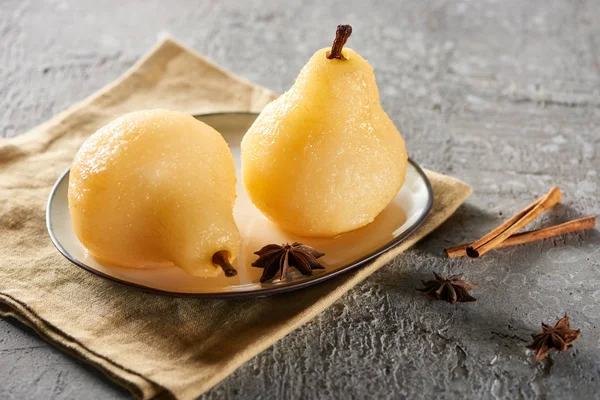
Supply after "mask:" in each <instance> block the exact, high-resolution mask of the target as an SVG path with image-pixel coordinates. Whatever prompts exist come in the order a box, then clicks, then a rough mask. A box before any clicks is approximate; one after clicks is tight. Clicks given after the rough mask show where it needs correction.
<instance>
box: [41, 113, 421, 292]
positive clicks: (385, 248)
mask: <svg viewBox="0 0 600 400" xmlns="http://www.w3.org/2000/svg"><path fill="white" fill-rule="evenodd" d="M224 114H253V115H254V113H245V112H236V113H212V114H205V115H202V116H213V115H224ZM202 116H200V117H202ZM196 117H198V116H196ZM408 162H409V163H411V164H412V166H413V167H414V168H415V169H416V170H417V172H418V173H419V175H421V178H423V180H424V181H425V185H426V186H427V192H428V194H429V199H428V202H427V205H426V207H425V212H424V213H423V214H422V215H421V216H420V217H419V219H418V220H417V221H416V222H415V223H414V224H413V225H412V226H410V227H409V228H408V229H407V230H406V231H404V232H403V233H402V234H401V235H400V236H398V237H397V238H395V239H394V240H392V241H391V242H389V243H387V244H385V245H384V246H383V247H381V248H379V249H377V250H375V251H374V252H372V253H370V254H368V255H367V256H365V257H364V258H363V259H361V260H360V261H358V262H356V263H354V264H350V265H348V266H346V267H343V268H341V269H338V270H337V271H335V272H331V273H329V274H323V275H316V276H315V277H314V278H313V279H309V280H306V281H303V282H301V283H298V284H295V285H286V286H281V287H273V288H269V289H263V290H258V291H257V290H253V291H242V292H225V293H178V292H169V291H165V290H160V289H154V288H150V287H147V286H143V285H139V284H137V283H132V282H127V281H124V280H121V279H118V278H115V277H112V276H110V275H107V274H105V273H103V272H100V271H98V270H95V269H93V268H91V267H88V266H87V265H85V264H83V263H81V262H79V261H78V260H76V259H74V258H73V257H72V256H71V255H70V254H69V252H67V251H66V250H65V248H64V247H63V246H62V245H61V244H60V242H59V241H58V239H57V238H56V236H55V235H54V231H53V229H52V223H51V221H50V210H51V208H52V199H53V198H54V195H55V193H56V190H57V189H58V186H59V185H60V183H61V182H62V180H63V179H64V178H65V176H66V175H67V174H69V172H70V171H71V168H68V169H67V170H66V171H65V172H63V173H62V174H61V176H60V177H59V178H58V179H57V180H56V182H55V184H54V186H53V187H52V190H51V191H50V196H49V197H48V201H47V203H46V229H47V230H48V234H49V235H50V239H51V240H52V244H54V247H56V249H57V250H58V251H59V252H60V254H62V255H63V256H64V257H65V258H66V259H67V260H69V261H70V262H72V263H73V264H75V265H77V266H78V267H80V268H82V269H84V270H86V271H88V272H91V273H92V274H95V275H98V276H101V277H103V278H106V279H109V280H111V281H113V282H116V283H119V284H121V285H125V286H129V287H133V288H136V289H139V290H142V291H144V292H147V293H153V294H160V295H165V296H172V297H192V298H204V299H206V298H211V299H225V298H229V299H231V298H238V299H239V298H250V297H263V296H269V295H272V294H277V293H285V292H290V291H293V290H297V289H302V288H305V287H307V286H311V285H314V284H317V283H320V282H323V281H326V280H328V279H331V278H333V277H336V276H338V275H340V274H343V273H345V272H348V271H350V270H353V269H356V268H359V267H361V266H363V265H365V264H366V263H368V262H369V261H371V260H373V259H374V258H376V257H377V256H379V255H381V254H383V253H385V252H386V251H388V250H390V249H392V248H393V247H395V246H397V245H399V244H400V243H402V242H403V241H405V240H406V239H407V238H408V237H410V235H412V234H413V233H414V232H415V231H416V230H417V229H418V228H419V227H420V226H421V225H422V224H423V222H425V220H426V219H427V217H428V216H429V213H430V212H431V208H432V206H433V188H432V186H431V182H430V181H429V178H427V175H426V174H425V172H424V171H423V169H421V167H420V166H419V164H417V163H416V162H415V161H413V160H412V159H411V158H410V157H409V158H408Z"/></svg>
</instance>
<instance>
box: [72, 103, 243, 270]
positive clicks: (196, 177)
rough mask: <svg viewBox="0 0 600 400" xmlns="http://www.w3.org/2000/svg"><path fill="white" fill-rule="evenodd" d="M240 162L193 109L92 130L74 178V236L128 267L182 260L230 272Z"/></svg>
mask: <svg viewBox="0 0 600 400" xmlns="http://www.w3.org/2000/svg"><path fill="white" fill-rule="evenodd" d="M235 183H236V177H235V165H234V162H233V157H232V155H231V152H230V150H229V147H228V146H227V143H226V142H225V140H224V139H223V137H222V136H221V135H220V134H219V133H218V132H217V131H216V130H214V129H213V128H211V127H210V126H208V125H206V124H204V123H202V122H200V121H198V120H196V119H195V118H193V117H191V116H190V115H187V114H183V113H180V112H175V111H168V110H148V111H139V112H133V113H130V114H126V115H124V116H122V117H120V118H118V119H116V120H115V121H113V122H111V123H109V124H108V125H106V126H104V127H103V128H101V129H100V130H98V131H97V132H96V133H95V134H93V135H92V136H91V137H90V138H89V139H87V140H86V142H85V143H84V144H83V145H82V147H81V149H80V150H79V151H78V152H77V155H76V156H75V160H74V162H73V167H72V168H71V173H70V176H69V195H68V198H69V211H70V214H71V220H72V223H73V228H74V230H75V234H76V235H77V237H78V238H79V240H80V241H81V243H82V244H83V245H84V246H85V247H86V249H87V250H88V251H89V252H90V253H91V255H93V256H94V257H95V258H97V259H99V260H100V261H102V262H104V263H107V264H111V265H115V266H122V267H131V268H147V267H158V266H167V265H175V266H178V267H180V268H182V269H183V270H184V271H186V272H188V273H189V274H191V275H195V276H216V275H217V274H218V273H219V271H221V268H218V267H217V266H216V265H215V264H218V265H220V266H221V267H222V268H223V269H224V270H225V274H226V275H228V276H232V275H235V273H236V271H235V269H233V267H232V266H231V264H230V262H231V261H232V260H233V259H234V258H235V256H236V255H237V254H238V251H239V246H240V235H239V232H238V229H237V227H236V224H235V222H234V219H233V213H232V212H233V204H234V201H235V197H236V196H235Z"/></svg>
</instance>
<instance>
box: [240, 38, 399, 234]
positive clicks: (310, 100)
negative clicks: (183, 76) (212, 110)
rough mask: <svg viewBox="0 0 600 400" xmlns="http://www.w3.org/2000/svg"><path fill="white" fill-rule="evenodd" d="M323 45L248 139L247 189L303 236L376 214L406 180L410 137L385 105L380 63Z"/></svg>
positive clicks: (337, 230) (343, 228)
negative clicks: (335, 55) (376, 70)
mask: <svg viewBox="0 0 600 400" xmlns="http://www.w3.org/2000/svg"><path fill="white" fill-rule="evenodd" d="M329 50H330V49H329V48H326V49H322V50H319V51H317V52H316V53H315V54H314V55H313V57H312V58H311V59H310V61H309V62H308V63H307V64H306V66H305V67H304V68H303V69H302V71H301V72H300V75H299V76H298V78H297V80H296V83H295V84H294V86H293V87H292V88H291V89H290V90H288V91H287V92H286V93H284V94H283V95H282V96H280V97H279V98H278V99H276V100H275V101H273V102H271V103H270V104H268V105H267V106H266V107H265V109H264V110H263V111H262V113H261V114H260V116H259V117H258V118H257V120H256V121H255V122H254V124H253V125H252V126H251V127H250V129H249V130H248V132H247V133H246V135H245V136H244V139H243V141H242V177H243V183H244V186H245V188H246V191H247V193H248V195H249V197H250V199H251V200H252V202H253V203H254V204H255V205H256V207H257V208H258V209H260V210H261V211H262V212H263V214H264V215H265V216H267V218H269V219H270V220H271V221H273V222H275V223H276V224H278V225H279V226H281V227H282V228H283V229H285V230H287V231H290V232H292V233H295V234H297V235H301V236H318V237H332V236H336V235H339V234H341V233H344V232H348V231H351V230H354V229H357V228H360V227H362V226H365V225H367V224H369V223H370V222H372V221H373V220H374V218H375V217H376V216H377V215H378V214H379V213H380V212H381V211H382V210H383V209H384V208H385V207H386V206H387V205H388V204H389V203H390V202H391V201H392V200H393V198H394V197H395V196H396V194H397V193H398V191H399V190H400V187H401V186H402V184H403V183H404V178H405V174H406V165H407V153H406V147H405V144H404V140H403V139H402V137H401V136H400V132H398V130H397V129H396V127H395V126H394V124H393V122H392V121H391V120H390V118H389V117H388V116H387V114H386V113H385V111H383V109H382V108H381V104H380V102H379V91H378V89H377V84H376V82H375V76H374V74H373V68H372V67H371V66H370V65H369V63H368V62H367V61H366V60H365V59H363V58H362V57H361V56H360V55H359V54H358V53H356V52H355V51H353V50H352V49H344V50H343V51H342V54H343V55H344V56H345V57H346V60H338V59H332V60H330V59H327V57H326V54H327V52H328V51H329Z"/></svg>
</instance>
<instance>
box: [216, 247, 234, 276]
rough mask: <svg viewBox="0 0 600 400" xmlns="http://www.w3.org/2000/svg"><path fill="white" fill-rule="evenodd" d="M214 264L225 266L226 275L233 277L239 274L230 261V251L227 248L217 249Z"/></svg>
mask: <svg viewBox="0 0 600 400" xmlns="http://www.w3.org/2000/svg"><path fill="white" fill-rule="evenodd" d="M212 262H213V264H215V265H217V266H219V267H221V268H223V272H225V276H227V277H232V276H236V275H237V271H236V270H235V268H233V265H231V262H230V261H229V252H228V251H227V250H221V251H217V252H216V253H215V254H213V257H212Z"/></svg>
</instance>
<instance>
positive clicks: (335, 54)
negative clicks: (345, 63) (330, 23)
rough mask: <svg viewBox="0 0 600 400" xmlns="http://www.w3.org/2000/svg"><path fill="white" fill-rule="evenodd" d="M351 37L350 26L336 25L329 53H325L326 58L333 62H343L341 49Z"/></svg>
mask: <svg viewBox="0 0 600 400" xmlns="http://www.w3.org/2000/svg"><path fill="white" fill-rule="evenodd" d="M350 35H352V27H351V26H350V25H338V26H337V29H336V31H335V39H334V40H333V45H332V46H331V51H329V52H327V58H328V59H330V60H333V59H334V58H336V59H338V60H345V59H346V57H344V55H343V54H342V49H343V48H344V45H345V44H346V42H347V41H348V38H349V37H350Z"/></svg>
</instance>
